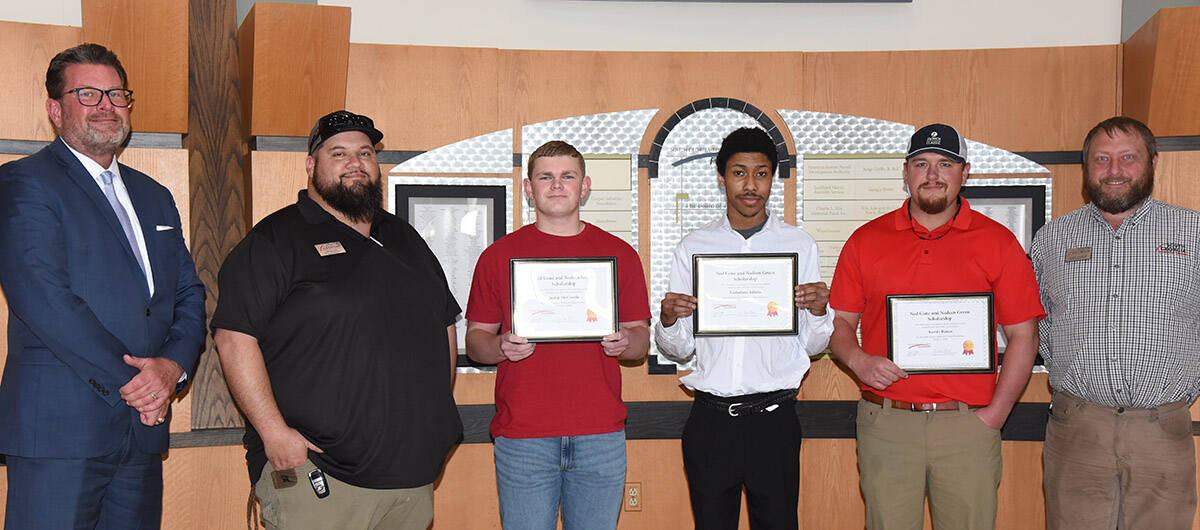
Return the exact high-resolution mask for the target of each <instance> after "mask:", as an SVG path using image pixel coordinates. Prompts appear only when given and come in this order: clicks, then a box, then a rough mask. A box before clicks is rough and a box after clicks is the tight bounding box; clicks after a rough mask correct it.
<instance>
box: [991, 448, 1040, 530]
mask: <svg viewBox="0 0 1200 530" xmlns="http://www.w3.org/2000/svg"><path fill="white" fill-rule="evenodd" d="M1000 455H1001V459H1002V460H1003V462H1004V471H1003V474H1002V476H1001V478H1000V488H999V491H997V496H998V499H997V501H998V506H997V513H996V528H997V529H998V530H1032V529H1035V528H1037V529H1040V528H1045V527H1046V501H1045V497H1044V496H1043V495H1042V442H1014V441H1006V442H1002V443H1001V444H1000Z"/></svg>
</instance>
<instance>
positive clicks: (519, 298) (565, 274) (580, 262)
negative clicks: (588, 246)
mask: <svg viewBox="0 0 1200 530" xmlns="http://www.w3.org/2000/svg"><path fill="white" fill-rule="evenodd" d="M508 270H509V279H510V282H511V285H512V293H511V296H512V332H513V334H514V335H517V336H520V337H525V338H526V339H528V340H529V342H591V341H599V340H601V338H602V337H604V336H605V335H611V334H613V333H616V331H617V258H614V257H600V258H513V259H510V260H509V269H508Z"/></svg>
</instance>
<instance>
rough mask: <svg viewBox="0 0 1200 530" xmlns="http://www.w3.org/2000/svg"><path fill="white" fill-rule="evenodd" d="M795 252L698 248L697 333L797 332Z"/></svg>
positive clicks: (694, 259) (695, 270)
mask: <svg viewBox="0 0 1200 530" xmlns="http://www.w3.org/2000/svg"><path fill="white" fill-rule="evenodd" d="M798 259H799V258H798V256H797V254H796V253H795V252H792V253H780V254H695V255H693V256H692V292H693V293H695V295H696V299H697V302H696V311H695V312H694V313H692V317H693V318H694V320H693V324H694V325H693V326H692V332H693V333H694V334H695V335H697V336H733V335H795V334H796V331H797V324H798V320H797V315H796V303H795V300H796V298H795V297H796V276H797V272H796V270H797V269H796V263H797V261H798Z"/></svg>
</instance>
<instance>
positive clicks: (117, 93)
mask: <svg viewBox="0 0 1200 530" xmlns="http://www.w3.org/2000/svg"><path fill="white" fill-rule="evenodd" d="M72 92H74V93H75V99H78V100H79V104H80V105H83V106H85V107H95V106H96V105H99V104H100V100H101V99H104V96H105V95H107V96H108V102H109V103H112V105H113V106H114V107H128V106H130V105H132V104H133V91H132V90H129V89H126V88H114V89H112V90H100V89H99V88H96V87H90V86H81V87H79V88H72V89H71V90H68V91H66V92H64V93H63V96H65V95H67V94H70V93H72Z"/></svg>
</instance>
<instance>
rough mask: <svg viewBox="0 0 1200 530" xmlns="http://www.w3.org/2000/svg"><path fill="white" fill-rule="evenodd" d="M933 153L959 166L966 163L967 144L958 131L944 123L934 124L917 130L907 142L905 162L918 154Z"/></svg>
mask: <svg viewBox="0 0 1200 530" xmlns="http://www.w3.org/2000/svg"><path fill="white" fill-rule="evenodd" d="M928 151H933V152H936V153H938V154H942V155H946V158H949V159H951V160H954V161H956V162H958V163H960V164H962V163H966V161H967V142H966V141H965V140H963V138H962V136H961V135H959V134H958V131H957V130H955V129H954V127H951V126H949V125H946V124H944V123H934V124H932V125H926V126H924V127H921V128H920V129H917V132H915V133H913V135H912V139H910V140H909V141H908V155H907V156H905V157H904V158H905V160H907V159H909V158H912V157H914V156H916V155H918V154H920V153H925V152H928Z"/></svg>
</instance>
